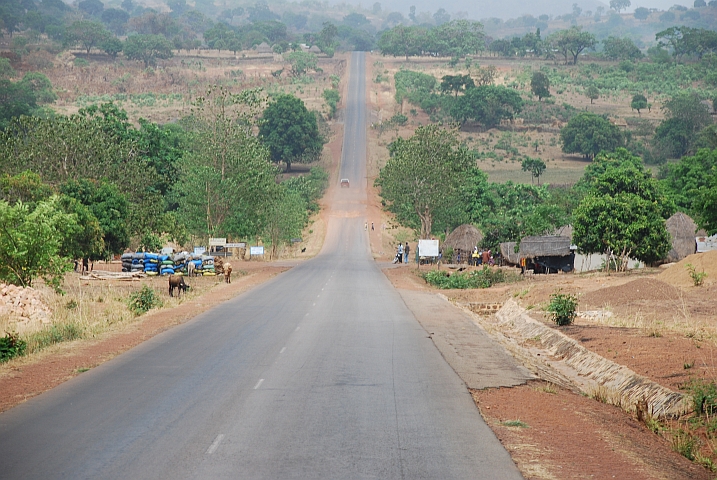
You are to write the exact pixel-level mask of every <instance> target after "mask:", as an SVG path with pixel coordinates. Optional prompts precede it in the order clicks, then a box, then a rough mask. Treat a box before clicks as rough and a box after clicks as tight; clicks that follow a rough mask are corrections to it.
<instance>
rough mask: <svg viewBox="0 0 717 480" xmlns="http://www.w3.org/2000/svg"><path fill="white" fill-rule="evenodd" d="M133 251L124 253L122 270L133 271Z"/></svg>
mask: <svg viewBox="0 0 717 480" xmlns="http://www.w3.org/2000/svg"><path fill="white" fill-rule="evenodd" d="M132 255H133V254H132V253H123V254H122V257H120V258H121V259H122V271H123V272H131V271H132Z"/></svg>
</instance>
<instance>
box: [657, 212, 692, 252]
mask: <svg viewBox="0 0 717 480" xmlns="http://www.w3.org/2000/svg"><path fill="white" fill-rule="evenodd" d="M666 227H667V231H668V232H669V233H670V236H671V237H672V249H671V250H670V253H668V254H667V258H666V259H665V260H666V261H667V262H679V261H680V260H682V259H683V258H685V257H686V256H688V255H692V254H693V253H695V245H696V243H695V235H696V231H697V224H696V223H695V222H694V221H693V220H692V219H691V218H690V217H688V216H687V215H685V214H684V213H682V212H677V213H676V214H674V215H672V216H671V217H670V218H668V219H667V222H666Z"/></svg>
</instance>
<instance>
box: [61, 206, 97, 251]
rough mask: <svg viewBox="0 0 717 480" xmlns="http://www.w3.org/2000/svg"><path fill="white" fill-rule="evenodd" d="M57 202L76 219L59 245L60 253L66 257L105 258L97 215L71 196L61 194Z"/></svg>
mask: <svg viewBox="0 0 717 480" xmlns="http://www.w3.org/2000/svg"><path fill="white" fill-rule="evenodd" d="M59 204H60V206H61V208H62V210H63V211H64V212H65V213H68V214H70V215H73V216H74V217H75V220H76V221H75V225H74V228H72V229H70V230H68V235H67V236H66V237H65V239H64V241H63V243H62V245H61V247H60V254H61V255H62V256H64V257H68V258H87V259H91V260H100V259H102V258H106V256H105V243H104V240H103V239H102V227H100V222H99V221H98V220H97V217H95V216H94V215H93V214H92V212H91V211H90V209H89V208H88V207H87V206H85V205H82V204H81V203H80V202H79V201H78V200H76V199H74V198H72V197H68V196H66V195H63V196H61V197H60V203H59Z"/></svg>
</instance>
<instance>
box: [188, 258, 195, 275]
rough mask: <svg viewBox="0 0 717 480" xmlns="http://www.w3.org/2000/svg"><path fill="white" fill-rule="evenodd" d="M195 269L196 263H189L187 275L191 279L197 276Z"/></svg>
mask: <svg viewBox="0 0 717 480" xmlns="http://www.w3.org/2000/svg"><path fill="white" fill-rule="evenodd" d="M195 268H196V266H195V265H194V262H191V261H190V262H187V275H189V276H190V277H193V276H194V275H195V271H194V269H195Z"/></svg>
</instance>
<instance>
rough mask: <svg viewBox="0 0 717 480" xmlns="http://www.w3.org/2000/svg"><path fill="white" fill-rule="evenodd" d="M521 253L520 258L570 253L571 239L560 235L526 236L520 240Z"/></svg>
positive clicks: (556, 255) (558, 255) (561, 255)
mask: <svg viewBox="0 0 717 480" xmlns="http://www.w3.org/2000/svg"><path fill="white" fill-rule="evenodd" d="M519 255H520V258H535V257H563V256H566V255H570V239H569V238H568V237H559V236H543V237H524V238H523V239H522V240H521V241H520V252H519Z"/></svg>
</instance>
